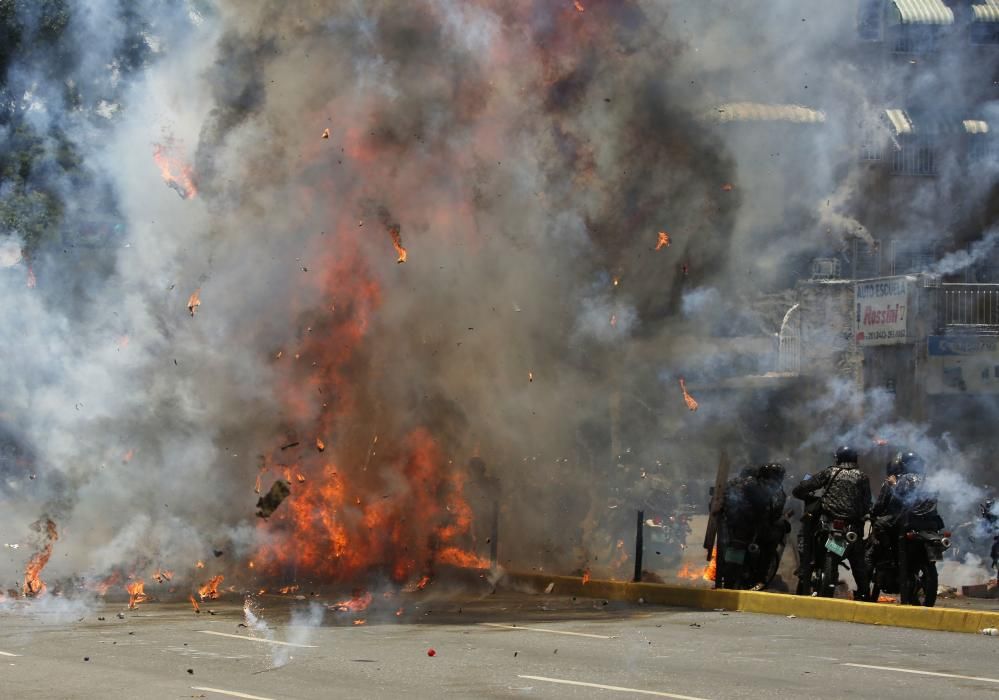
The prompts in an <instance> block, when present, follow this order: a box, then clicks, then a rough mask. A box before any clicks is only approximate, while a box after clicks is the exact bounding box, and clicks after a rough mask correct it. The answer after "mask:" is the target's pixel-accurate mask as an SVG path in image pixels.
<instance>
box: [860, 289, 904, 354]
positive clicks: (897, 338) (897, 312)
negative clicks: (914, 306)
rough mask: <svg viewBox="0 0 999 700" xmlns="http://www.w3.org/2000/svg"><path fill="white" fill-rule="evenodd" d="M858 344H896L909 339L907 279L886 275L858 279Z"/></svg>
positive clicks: (863, 345) (862, 345) (864, 345)
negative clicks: (860, 280)
mask: <svg viewBox="0 0 999 700" xmlns="http://www.w3.org/2000/svg"><path fill="white" fill-rule="evenodd" d="M855 295H856V296H855V298H856V305H857V317H856V320H855V332H856V338H857V345H860V346H861V347H866V346H869V345H895V344H898V343H905V342H908V340H909V333H908V320H909V313H908V311H909V280H908V279H907V278H905V277H885V278H882V279H876V280H867V281H864V282H857V284H856V288H855Z"/></svg>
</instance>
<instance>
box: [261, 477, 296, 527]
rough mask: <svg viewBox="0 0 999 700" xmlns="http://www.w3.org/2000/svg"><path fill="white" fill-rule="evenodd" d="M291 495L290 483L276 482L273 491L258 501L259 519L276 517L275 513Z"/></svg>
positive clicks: (279, 480)
mask: <svg viewBox="0 0 999 700" xmlns="http://www.w3.org/2000/svg"><path fill="white" fill-rule="evenodd" d="M289 495H291V486H289V485H288V482H286V481H282V480H281V479H278V480H277V481H275V482H274V483H273V484H272V485H271V490H270V491H268V492H267V494H266V495H264V496H261V497H260V498H259V499H257V517H258V518H264V519H266V518H269V517H271V516H272V515H274V511H276V510H277V509H278V506H280V505H281V504H282V503H283V502H284V499H286V498H288V496H289Z"/></svg>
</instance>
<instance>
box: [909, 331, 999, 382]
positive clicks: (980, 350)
mask: <svg viewBox="0 0 999 700" xmlns="http://www.w3.org/2000/svg"><path fill="white" fill-rule="evenodd" d="M927 345H928V347H927V351H928V353H927V354H928V356H929V371H928V373H927V376H926V391H927V393H930V394H996V393H999V337H995V336H943V335H931V336H930V337H929V338H928V339H927Z"/></svg>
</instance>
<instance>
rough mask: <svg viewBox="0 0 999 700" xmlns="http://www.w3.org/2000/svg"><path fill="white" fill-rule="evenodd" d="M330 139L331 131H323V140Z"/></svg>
mask: <svg viewBox="0 0 999 700" xmlns="http://www.w3.org/2000/svg"><path fill="white" fill-rule="evenodd" d="M329 137H330V130H329V129H323V138H324V139H328V138H329Z"/></svg>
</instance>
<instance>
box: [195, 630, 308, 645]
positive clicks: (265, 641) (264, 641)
mask: <svg viewBox="0 0 999 700" xmlns="http://www.w3.org/2000/svg"><path fill="white" fill-rule="evenodd" d="M198 632H200V633H201V634H214V635H215V636H216V637H231V638H232V639H242V640H243V641H245V642H260V643H261V644H279V645H281V646H283V647H299V648H301V649H318V648H319V647H317V646H316V645H315V644H292V643H291V642H278V641H276V640H273V639H260V638H259V637H246V636H244V635H242V634H228V633H226V632H212V631H210V630H198Z"/></svg>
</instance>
